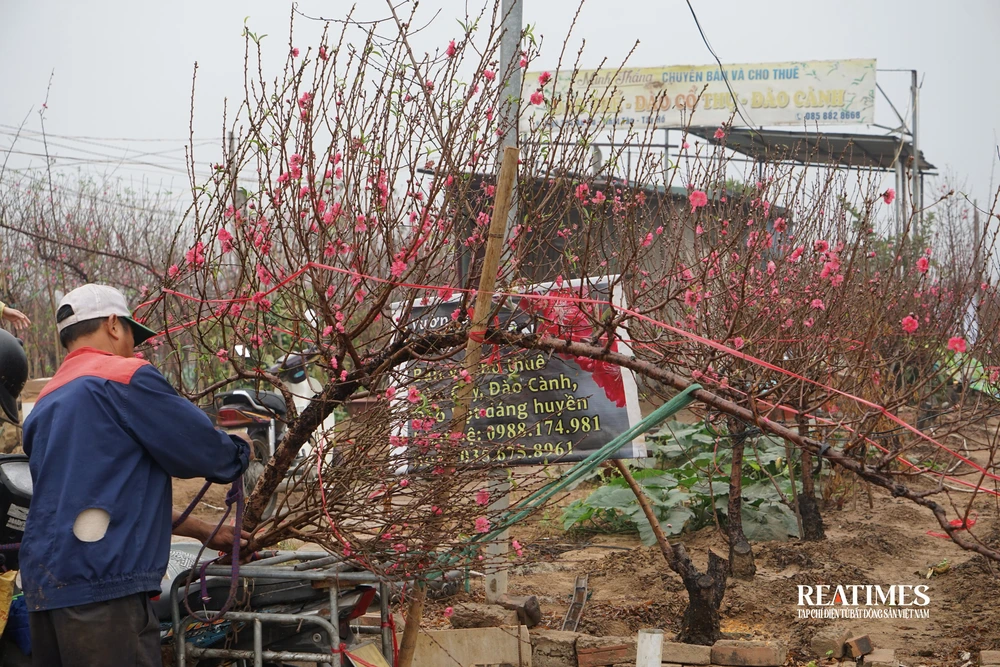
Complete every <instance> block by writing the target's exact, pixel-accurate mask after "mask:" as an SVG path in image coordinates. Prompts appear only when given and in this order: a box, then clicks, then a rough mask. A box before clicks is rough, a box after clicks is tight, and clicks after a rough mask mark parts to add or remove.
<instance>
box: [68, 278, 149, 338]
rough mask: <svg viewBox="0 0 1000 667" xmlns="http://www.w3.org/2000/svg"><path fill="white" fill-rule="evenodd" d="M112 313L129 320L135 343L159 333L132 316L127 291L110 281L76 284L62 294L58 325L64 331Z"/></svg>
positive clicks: (109, 315)
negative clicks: (108, 283) (65, 293)
mask: <svg viewBox="0 0 1000 667" xmlns="http://www.w3.org/2000/svg"><path fill="white" fill-rule="evenodd" d="M112 315H117V316H118V318H119V319H122V320H125V321H126V322H128V323H129V326H131V327H132V336H133V337H134V338H135V344H136V345H138V344H139V343H142V342H143V341H145V340H146V339H147V338H151V337H153V336H155V335H156V332H155V331H153V330H152V329H150V328H148V327H145V326H143V325H141V324H139V323H138V322H136V321H135V320H134V319H132V313H130V312H129V309H128V302H127V301H125V295H124V294H122V293H121V292H119V291H118V290H116V289H115V288H114V287H111V286H110V285H95V284H93V283H90V284H87V285H84V286H82V287H77V288H76V289H75V290H73V291H72V292H70V293H69V294H67V295H66V296H64V297H63V298H62V300H61V301H60V302H59V309H58V310H57V311H56V320H57V323H56V328H57V329H58V330H59V331H62V330H63V329H65V328H66V327H68V326H70V325H73V324H77V323H79V322H85V321H87V320H95V319H99V318H105V317H111V316H112Z"/></svg>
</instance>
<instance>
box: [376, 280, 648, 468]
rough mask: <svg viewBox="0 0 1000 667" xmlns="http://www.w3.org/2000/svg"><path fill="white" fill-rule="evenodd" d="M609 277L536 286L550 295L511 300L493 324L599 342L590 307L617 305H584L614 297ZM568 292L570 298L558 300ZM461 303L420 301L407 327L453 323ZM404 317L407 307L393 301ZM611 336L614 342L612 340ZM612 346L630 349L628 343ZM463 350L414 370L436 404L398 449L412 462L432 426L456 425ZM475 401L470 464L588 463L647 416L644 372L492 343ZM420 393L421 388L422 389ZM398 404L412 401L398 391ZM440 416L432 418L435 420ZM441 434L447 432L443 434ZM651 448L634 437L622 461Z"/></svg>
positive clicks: (416, 383)
mask: <svg viewBox="0 0 1000 667" xmlns="http://www.w3.org/2000/svg"><path fill="white" fill-rule="evenodd" d="M610 284H611V283H610V279H609V278H607V277H605V278H601V279H592V280H590V281H588V282H587V283H586V284H584V285H583V286H582V287H581V281H579V280H574V281H567V282H564V283H562V284H561V285H552V284H543V285H538V286H535V287H533V288H531V291H532V292H533V293H536V294H546V295H548V296H549V297H555V298H549V299H546V300H538V299H532V298H529V297H509V298H508V299H507V300H506V301H505V307H504V308H503V309H502V310H501V311H500V313H499V315H498V317H497V318H495V319H494V320H493V322H492V324H491V326H492V327H495V328H502V329H505V330H511V331H518V332H523V333H541V334H550V335H553V336H558V337H559V338H561V339H563V340H565V339H567V338H571V339H573V340H577V341H583V340H592V339H593V338H595V335H594V332H593V330H592V327H591V323H590V320H589V319H588V318H587V316H586V314H585V313H589V314H590V315H591V316H592V317H594V316H596V319H597V320H598V321H600V318H601V316H602V314H603V313H604V312H606V311H607V309H608V306H606V305H599V304H596V303H586V304H581V303H578V302H576V301H573V300H574V299H576V300H578V299H580V297H581V296H582V298H583V299H589V300H592V301H597V302H604V303H607V302H610V301H611V295H610V294H609V291H610V290H609V285H610ZM559 297H563V298H559ZM457 308H459V300H458V299H449V300H447V301H441V300H433V301H428V302H427V303H426V304H422V305H421V304H420V302H418V305H415V306H414V307H413V308H412V310H411V312H410V313H409V317H408V321H407V323H406V326H407V327H408V328H409V329H411V330H414V331H417V332H424V331H433V330H435V329H440V328H443V327H445V326H447V325H448V324H449V323H451V322H452V321H453V315H454V314H455V311H456V309H457ZM393 310H394V312H395V313H396V317H397V318H398V317H400V316H401V313H402V312H403V310H402V308H398V307H394V309H393ZM605 342H606V341H605ZM612 349H614V350H617V351H620V352H625V353H628V350H627V348H626V347H625V343H624V342H622V341H616V342H614V343H613V344H612ZM462 359H463V353H459V354H458V355H456V356H455V357H452V358H450V359H448V360H447V361H441V362H417V363H414V364H412V365H411V366H409V367H408V368H407V370H406V373H407V376H408V378H409V379H411V383H410V384H409V386H408V389H409V388H413V389H415V390H416V391H417V392H419V395H420V396H422V397H428V400H430V401H433V405H432V407H431V409H430V410H429V414H430V416H429V417H425V418H423V419H419V420H417V421H418V423H416V424H415V423H414V421H410V422H409V423H408V425H407V429H406V433H405V434H402V436H401V437H400V439H399V442H398V443H397V447H396V451H395V452H394V455H397V456H398V455H402V454H403V450H404V448H407V447H409V451H408V453H407V457H408V458H413V457H418V456H419V453H418V452H417V451H415V449H416V448H414V447H413V444H414V442H416V441H418V440H420V439H421V438H424V437H426V436H427V433H426V432H427V430H428V428H432V429H437V430H440V429H444V430H446V429H447V425H448V424H449V423H450V420H451V416H452V405H453V402H452V398H453V397H454V396H455V393H456V392H457V389H458V386H459V382H460V377H461V370H462ZM473 383H474V387H473V398H472V404H471V409H470V411H469V416H468V423H467V426H466V440H465V443H466V444H465V448H464V449H463V451H462V453H461V460H462V461H464V462H467V463H470V464H474V463H490V464H494V465H495V464H501V465H537V464H544V463H555V462H570V461H580V460H582V459H584V458H586V457H587V455H588V454H590V453H592V452H593V451H595V450H597V449H599V448H601V447H602V446H604V445H606V444H607V443H608V442H609V441H611V440H612V439H613V438H615V437H616V436H618V435H620V434H622V433H624V432H625V431H626V430H628V428H629V427H630V426H631V425H632V424H634V423H636V422H638V421H639V419H640V415H639V400H638V391H637V388H636V384H635V378H634V377H633V376H632V374H631V373H630V372H628V371H627V370H626V371H624V372H623V370H622V369H621V368H619V367H618V366H615V365H613V364H607V363H604V362H596V361H593V360H591V359H585V358H579V357H573V356H571V355H560V354H548V353H542V352H538V351H525V350H514V349H511V348H506V347H500V348H498V347H497V346H494V345H488V344H484V345H483V359H482V362H481V365H480V372H479V373H478V375H476V376H475V377H474V378H473ZM414 395H415V394H414ZM397 400H406V399H405V398H403V397H401V396H398V397H397ZM430 419H433V423H432V424H428V421H429V420H430ZM438 437H440V436H438ZM645 456H646V446H645V443H644V442H643V441H641V440H638V439H637V440H635V441H633V442H630V443H628V444H626V445H625V446H623V447H622V448H621V449H620V450H619V451H618V452H617V454H616V455H615V458H623V459H624V458H643V457H645Z"/></svg>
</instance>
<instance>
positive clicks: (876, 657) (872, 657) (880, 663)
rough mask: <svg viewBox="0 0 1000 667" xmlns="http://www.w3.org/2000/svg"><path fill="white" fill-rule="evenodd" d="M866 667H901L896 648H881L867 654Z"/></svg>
mask: <svg viewBox="0 0 1000 667" xmlns="http://www.w3.org/2000/svg"><path fill="white" fill-rule="evenodd" d="M865 667H899V663H898V662H896V649H894V648H879V649H875V650H874V651H872V652H871V653H869V654H868V655H866V656H865Z"/></svg>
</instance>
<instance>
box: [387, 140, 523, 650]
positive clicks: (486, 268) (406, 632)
mask: <svg viewBox="0 0 1000 667" xmlns="http://www.w3.org/2000/svg"><path fill="white" fill-rule="evenodd" d="M518 154H519V151H518V149H517V147H516V146H508V147H506V148H505V149H504V152H503V163H502V164H501V166H500V175H499V176H498V177H497V189H496V200H495V201H494V203H493V218H492V219H491V220H490V229H489V236H488V238H487V240H486V255H485V257H483V268H482V272H481V273H480V275H479V290H478V291H477V292H476V305H475V307H474V309H473V312H472V329H471V331H470V333H469V340H468V342H467V343H466V346H465V360H464V363H463V367H464V368H465V370H466V371H468V373H469V375H470V376H472V377H475V375H476V373H477V372H478V370H479V362H480V360H481V359H482V356H483V334H485V333H486V329H487V326H488V325H489V317H490V312H491V311H492V310H493V288H494V287H495V286H496V280H497V269H498V268H499V267H500V255H501V254H502V253H503V240H504V236H506V233H507V213H508V211H509V210H510V200H511V192H512V191H513V189H514V180H515V178H516V176H517V159H518ZM472 388H473V385H472V382H467V383H465V384H463V385H462V386H461V387H459V389H458V395H457V400H456V401H455V407H454V409H453V411H452V424H453V427H452V431H453V432H455V433H465V425H466V421H467V419H468V416H469V406H470V404H471V402H472ZM426 599H427V586H426V585H418V586H417V587H416V590H414V591H413V594H412V595H411V596H410V604H409V606H408V607H407V610H406V626H405V628H404V629H403V638H402V640H401V641H400V642H399V663H398V667H410V663H411V662H412V661H413V652H414V650H415V649H416V647H417V634H418V633H419V632H420V621H421V619H422V618H423V614H424V601H425V600H426Z"/></svg>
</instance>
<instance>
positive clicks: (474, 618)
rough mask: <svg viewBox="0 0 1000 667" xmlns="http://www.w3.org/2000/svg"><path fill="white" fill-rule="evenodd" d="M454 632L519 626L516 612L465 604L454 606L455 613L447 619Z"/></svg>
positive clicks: (476, 604)
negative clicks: (465, 629) (467, 629)
mask: <svg viewBox="0 0 1000 667" xmlns="http://www.w3.org/2000/svg"><path fill="white" fill-rule="evenodd" d="M448 620H449V621H451V627H453V628H455V629H456V630H460V629H464V628H499V627H501V626H504V625H520V623H518V618H517V612H516V611H514V610H512V609H504V608H503V607H498V606H496V605H491V604H479V603H476V602H466V603H464V604H461V605H455V612H454V613H453V614H452V615H451V617H450V618H449V619H448Z"/></svg>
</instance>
